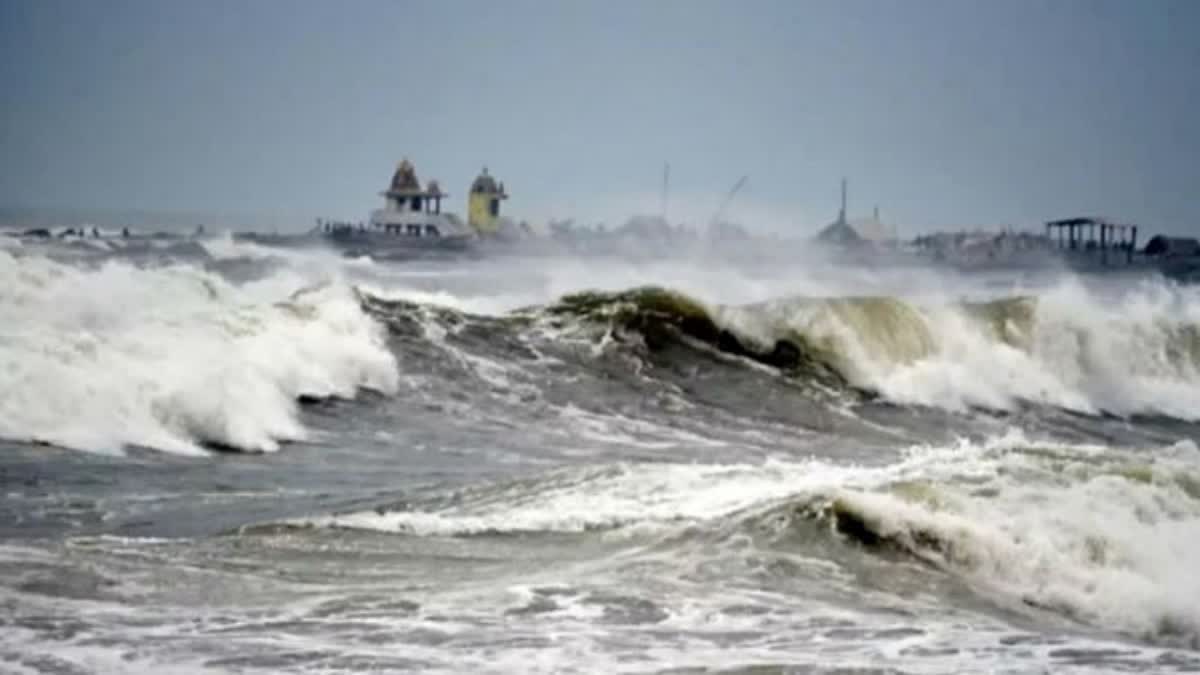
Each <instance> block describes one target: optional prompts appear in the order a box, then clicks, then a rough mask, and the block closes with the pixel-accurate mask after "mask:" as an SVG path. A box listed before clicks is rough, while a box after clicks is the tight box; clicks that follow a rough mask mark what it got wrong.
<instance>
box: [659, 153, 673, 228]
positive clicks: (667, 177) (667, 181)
mask: <svg viewBox="0 0 1200 675" xmlns="http://www.w3.org/2000/svg"><path fill="white" fill-rule="evenodd" d="M670 191H671V163H670V162H664V163H663V184H662V208H661V210H660V212H659V214H658V215H659V216H661V217H662V219H663V222H666V220H667V196H668V194H670Z"/></svg>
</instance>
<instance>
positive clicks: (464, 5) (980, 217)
mask: <svg viewBox="0 0 1200 675" xmlns="http://www.w3.org/2000/svg"><path fill="white" fill-rule="evenodd" d="M1198 29H1200V2H1197V1H1196V0H1179V1H1169V0H1113V1H1104V0H1083V1H1074V0H1053V1H1042V0H991V1H990V2H982V1H975V0H946V1H944V2H942V1H935V0H870V1H868V0H838V1H831V2H807V1H803V0H783V1H781V2H767V1H758V0H747V1H744V2H732V1H730V2H702V1H696V2H672V1H666V0H652V1H650V2H633V1H632V0H615V1H610V2H595V3H592V2H582V1H575V0H570V1H564V2H548V1H543V0H533V1H528V2H526V1H522V0H488V1H487V2H467V1H465V0H448V1H446V2H433V1H430V2H402V1H399V0H391V1H374V0H345V1H343V2H334V1H332V0H329V1H323V2H311V1H309V0H236V1H235V0H229V1H226V0H203V1H201V2H175V1H168V2H164V1H161V0H146V1H144V2H143V1H128V0H104V1H103V2H97V1H94V0H76V1H62V0H0V87H2V88H3V91H4V105H3V106H2V107H0V205H6V206H35V207H83V208H105V209H127V208H146V209H164V210H188V211H204V210H215V211H222V212H247V213H251V212H253V213H289V214H305V215H322V214H324V215H329V216H342V217H353V218H362V217H365V214H366V212H367V211H368V210H369V209H371V208H374V207H375V206H377V204H378V202H379V197H378V196H377V192H378V191H379V190H380V189H382V188H383V187H384V185H385V183H386V182H387V180H388V178H389V177H390V173H391V171H392V169H393V168H394V166H395V164H396V162H398V161H399V160H400V159H401V158H402V157H408V158H409V159H411V160H412V161H413V162H414V163H415V164H416V167H417V170H418V172H419V174H420V175H421V177H422V178H423V179H424V178H430V177H432V178H437V179H439V180H440V182H441V184H442V186H443V188H444V189H446V190H448V191H449V192H450V193H451V195H452V197H451V204H450V206H451V208H452V209H453V210H456V211H459V212H462V211H464V210H465V209H464V207H463V201H462V198H463V197H464V194H465V192H466V189H467V186H468V185H469V183H470V181H471V179H472V178H473V177H474V176H475V174H476V173H478V171H479V169H480V168H481V167H482V166H483V165H485V164H486V165H488V167H489V168H490V169H491V171H492V173H493V174H495V175H497V176H498V177H499V178H501V179H502V180H504V181H505V183H506V185H507V187H508V189H509V192H511V193H512V195H513V196H512V198H511V199H510V200H509V202H508V203H507V204H506V205H505V208H506V210H507V211H508V213H509V214H510V215H513V216H515V217H518V218H519V217H528V218H531V219H543V218H546V217H550V216H559V217H567V216H576V217H580V218H584V219H595V218H604V219H608V220H609V221H610V222H611V221H613V220H617V219H621V218H623V217H624V216H627V215H629V214H631V213H635V212H657V210H658V208H659V206H658V193H659V187H660V183H661V180H662V165H663V162H664V161H669V162H670V163H671V170H672V173H671V175H672V181H671V182H672V197H671V206H670V213H669V215H670V216H671V219H672V220H680V219H683V218H690V219H707V218H708V217H710V216H711V213H712V210H713V209H715V208H716V205H717V204H718V203H719V202H720V200H721V197H722V195H723V194H724V193H725V192H727V191H728V190H729V188H730V186H732V185H733V183H734V182H735V181H736V180H737V179H738V178H739V177H740V176H742V175H746V176H749V179H748V182H747V184H746V187H745V189H744V191H743V192H742V193H740V194H739V195H738V196H737V198H736V199H735V200H734V202H733V204H732V206H731V207H730V212H729V215H730V216H731V217H733V218H735V219H739V220H742V221H744V222H747V223H748V224H750V225H752V226H754V227H757V228H763V229H771V230H775V231H791V232H797V233H799V232H808V231H812V230H815V229H816V228H817V227H819V226H820V225H822V224H824V223H826V222H828V221H829V220H831V219H832V218H833V217H834V216H835V215H836V212H837V200H838V182H839V180H840V178H841V176H843V175H845V176H848V177H849V178H850V193H851V194H850V201H851V205H850V206H851V208H850V211H851V215H852V216H853V215H856V214H858V215H866V214H867V213H869V212H870V210H871V208H872V207H873V206H875V205H876V204H878V205H879V206H880V208H881V210H882V215H883V217H884V219H885V220H887V221H889V222H893V223H896V224H898V225H900V226H901V228H902V230H904V231H909V232H913V231H918V230H924V229H930V228H935V227H948V226H957V225H1000V224H1013V225H1032V224H1036V223H1038V222H1040V221H1044V220H1046V219H1050V218H1057V217H1065V216H1071V215H1080V214H1099V215H1108V216H1110V217H1113V218H1116V219H1119V220H1123V221H1129V222H1139V223H1142V224H1144V225H1146V226H1147V227H1148V228H1149V229H1150V230H1153V231H1161V230H1171V231H1177V232H1188V231H1191V232H1196V233H1198V234H1200V190H1198V189H1197V188H1198V186H1200V128H1198V124H1200V114H1198V112H1200V38H1198V33H1200V30H1198Z"/></svg>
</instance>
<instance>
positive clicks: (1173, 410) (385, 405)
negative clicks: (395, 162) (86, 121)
mask: <svg viewBox="0 0 1200 675" xmlns="http://www.w3.org/2000/svg"><path fill="white" fill-rule="evenodd" d="M1198 369H1200V291H1198V290H1197V289H1195V288H1192V287H1186V286H1176V285H1172V284H1169V283H1166V282H1163V281H1156V280H1153V279H1119V280H1113V279H1108V280H1106V279H1080V278H1073V277H1070V276H1061V275H1054V274H1045V275H1039V276H1038V277H1036V278H1032V277H1031V278H1025V279H1021V280H1015V279H1013V278H1009V277H1005V276H1003V275H1001V274H998V273H996V274H992V275H990V276H974V277H973V276H959V275H955V276H950V275H949V274H948V273H938V272H934V271H930V270H920V269H913V268H905V267H892V268H888V267H883V268H879V269H873V270H861V269H847V268H838V267H837V266H833V265H822V264H820V263H819V261H815V260H806V261H795V262H784V261H782V260H774V261H773V262H771V263H770V264H765V263H764V264H754V265H751V264H747V263H745V261H743V263H739V264H730V263H721V262H720V261H718V260H714V259H704V260H675V261H657V262H655V261H648V260H643V261H640V262H621V261H618V260H612V259H608V260H601V259H590V260H583V259H567V258H561V257H543V258H540V259H518V258H515V257H511V256H509V257H497V258H495V259H490V260H475V261H461V262H457V263H452V262H441V263H409V264H399V263H397V264H385V263H376V262H372V261H371V260H369V259H359V260H345V259H341V258H338V257H336V256H334V255H332V254H328V255H326V254H322V253H320V252H314V251H309V252H279V251H271V250H269V249H265V248H261V247H255V246H252V245H248V244H240V243H234V242H232V241H230V240H228V239H214V240H210V241H206V242H200V243H197V242H174V243H171V242H157V243H156V242H150V243H145V244H139V245H133V244H128V245H125V246H118V245H113V244H110V243H104V242H102V241H101V242H91V243H86V242H82V243H77V244H72V245H66V244H53V245H46V244H36V243H24V244H22V243H20V242H19V241H17V240H15V239H14V240H10V241H6V242H5V244H4V247H3V248H0V490H2V494H3V500H2V501H0V607H2V610H0V672H6V673H7V672H12V673H72V674H73V673H115V672H154V673H159V672H170V673H229V672H236V673H281V672H287V673H337V672H404V671H423V672H471V673H484V672H496V673H509V672H556V673H557V672H578V673H609V672H638V673H646V672H673V673H691V672H747V673H749V672H753V673H773V672H824V671H827V670H837V669H850V668H857V669H862V672H888V673H959V672H981V671H983V672H1014V673H1016V672H1070V671H1078V672H1130V671H1134V672H1195V671H1198V670H1200V651H1198V650H1200V575H1197V574H1196V569H1197V567H1198V564H1200V450H1198V449H1197V446H1196V444H1195V442H1194V439H1195V438H1196V437H1197V434H1198V432H1200V427H1198V426H1197V421H1198V420H1200V370H1198Z"/></svg>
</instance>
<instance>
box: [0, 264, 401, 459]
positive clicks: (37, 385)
mask: <svg viewBox="0 0 1200 675" xmlns="http://www.w3.org/2000/svg"><path fill="white" fill-rule="evenodd" d="M301 289H303V290H301ZM0 378H2V380H3V382H2V384H0V436H4V437H9V438H16V439H29V440H38V441H45V442H50V443H55V444H61V445H65V446H69V447H75V448H83V449H91V450H99V451H116V450H119V449H120V448H121V447H122V446H124V445H130V444H137V445H146V446H151V447H155V448H159V449H163V450H169V451H174V452H185V453H194V452H199V451H200V448H199V446H200V444H201V443H218V444H224V445H227V446H230V447H234V448H240V449H246V450H273V449H275V448H276V447H277V445H278V442H279V441H281V440H287V439H299V438H302V437H303V436H304V429H303V428H302V427H301V425H300V423H299V421H298V419H297V409H296V399H297V397H298V396H300V395H312V396H333V395H340V396H351V395H353V394H354V393H355V391H356V390H357V389H359V388H371V389H377V390H381V391H385V392H390V391H393V390H394V389H395V388H396V387H397V382H398V374H397V368H396V363H395V359H394V357H393V356H392V355H391V354H390V352H388V351H387V349H386V348H385V346H384V344H383V340H382V335H381V331H380V328H379V326H377V325H376V324H375V323H374V322H373V321H372V320H371V319H369V318H368V317H367V316H366V315H365V314H364V313H363V312H362V310H361V308H360V307H359V306H358V304H357V303H356V301H355V298H354V296H353V294H352V293H351V292H350V291H349V289H348V287H347V286H346V285H345V284H342V283H340V282H338V281H337V279H336V278H332V279H330V278H327V279H324V280H318V279H314V278H313V277H311V276H302V275H300V274H299V273H298V272H296V271H295V270H291V269H282V270H277V271H276V272H275V273H273V274H272V275H271V276H270V277H268V278H266V279H263V280H261V281H257V282H254V283H249V284H245V285H241V286H235V285H232V284H230V283H228V282H226V281H225V280H224V279H222V278H221V277H219V276H216V275H214V274H210V273H207V272H204V271H202V270H200V269H198V268H196V267H192V266H189V265H175V266H170V267H165V268H156V269H142V268H138V267H134V266H132V265H128V264H125V263H120V262H108V263H106V264H104V265H103V266H101V267H99V268H97V269H92V270H84V269H79V268H75V267H71V266H67V265H62V264H59V263H55V262H52V261H50V260H47V259H45V258H41V257H32V256H30V257H14V256H12V255H9V254H6V253H3V252H0Z"/></svg>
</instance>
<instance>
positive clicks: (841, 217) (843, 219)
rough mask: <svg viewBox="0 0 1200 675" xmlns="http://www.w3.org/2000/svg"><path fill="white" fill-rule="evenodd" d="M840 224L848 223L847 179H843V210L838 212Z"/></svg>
mask: <svg viewBox="0 0 1200 675" xmlns="http://www.w3.org/2000/svg"><path fill="white" fill-rule="evenodd" d="M838 222H839V223H844V222H846V179H845V178H843V179H842V210H841V211H838Z"/></svg>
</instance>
